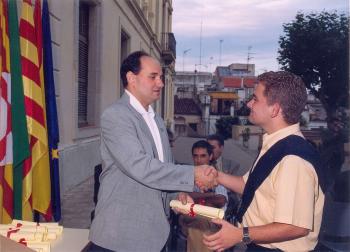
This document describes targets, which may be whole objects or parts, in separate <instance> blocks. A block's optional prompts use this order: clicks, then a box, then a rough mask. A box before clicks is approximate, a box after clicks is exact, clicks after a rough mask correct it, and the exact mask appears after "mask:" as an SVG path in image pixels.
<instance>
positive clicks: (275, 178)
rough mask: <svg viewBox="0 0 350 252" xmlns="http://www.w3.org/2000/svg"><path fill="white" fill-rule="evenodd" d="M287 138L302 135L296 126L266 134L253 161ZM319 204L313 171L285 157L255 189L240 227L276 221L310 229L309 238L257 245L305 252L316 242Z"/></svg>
mask: <svg viewBox="0 0 350 252" xmlns="http://www.w3.org/2000/svg"><path fill="white" fill-rule="evenodd" d="M289 135H298V136H303V135H302V133H301V132H300V128H299V124H294V125H291V126H288V127H286V128H283V129H281V130H279V131H277V132H275V133H272V134H270V135H268V134H265V135H264V136H263V146H262V149H261V152H260V154H259V157H258V159H257V161H258V160H259V159H260V157H261V156H262V155H264V154H265V153H266V151H267V150H268V149H269V148H270V147H271V146H272V145H274V144H275V143H276V142H277V141H279V140H281V139H282V138H285V137H287V136H289ZM295 147H296V148H298V146H295ZM257 161H256V162H257ZM256 162H255V164H254V166H255V165H256ZM253 169H254V168H253ZM248 176H249V172H248V173H247V174H245V175H244V177H243V179H244V181H245V182H246V181H247V179H248ZM323 204H324V194H323V192H322V190H321V188H320V186H319V183H318V178H317V174H316V171H315V169H314V168H313V167H312V165H311V164H310V163H309V162H307V161H305V160H304V159H301V158H300V157H298V156H294V155H288V156H286V157H284V158H283V159H282V160H281V161H280V162H279V163H278V164H277V165H276V167H275V168H274V169H273V170H272V172H271V174H270V175H269V176H268V177H267V178H266V179H265V181H264V182H263V183H262V184H261V185H260V187H259V188H258V189H257V190H256V192H255V195H254V198H253V201H252V203H251V204H250V206H249V208H248V209H247V212H246V213H245V215H244V216H243V225H244V226H248V227H249V226H261V225H266V224H270V223H273V222H278V223H285V224H291V225H294V226H298V227H303V228H307V229H310V233H309V235H307V236H305V237H302V238H298V239H295V240H292V241H285V242H279V243H271V244H261V245H262V246H265V247H268V248H279V249H281V250H284V251H309V250H312V249H313V248H314V247H315V246H316V243H317V237H318V233H319V231H320V226H321V220H322V211H323Z"/></svg>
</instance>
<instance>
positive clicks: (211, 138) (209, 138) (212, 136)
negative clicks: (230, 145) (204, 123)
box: [207, 134, 225, 146]
mask: <svg viewBox="0 0 350 252" xmlns="http://www.w3.org/2000/svg"><path fill="white" fill-rule="evenodd" d="M209 140H216V141H218V143H219V145H220V146H224V145H225V141H224V138H223V137H222V136H220V135H217V134H214V135H209V136H207V141H209Z"/></svg>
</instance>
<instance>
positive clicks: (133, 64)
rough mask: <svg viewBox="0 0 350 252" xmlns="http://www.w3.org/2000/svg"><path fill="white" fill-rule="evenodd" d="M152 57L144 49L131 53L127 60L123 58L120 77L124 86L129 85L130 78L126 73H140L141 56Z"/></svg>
mask: <svg viewBox="0 0 350 252" xmlns="http://www.w3.org/2000/svg"><path fill="white" fill-rule="evenodd" d="M144 56H146V57H150V55H149V54H148V53H145V52H143V51H136V52H133V53H131V54H129V56H128V57H126V59H125V60H123V63H122V66H121V67H120V78H121V79H122V82H123V87H124V88H126V87H127V86H128V80H127V79H126V74H127V73H128V72H129V71H131V72H133V73H134V74H138V73H139V72H140V71H141V57H144Z"/></svg>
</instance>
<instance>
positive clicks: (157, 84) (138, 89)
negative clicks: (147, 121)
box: [127, 56, 164, 109]
mask: <svg viewBox="0 0 350 252" xmlns="http://www.w3.org/2000/svg"><path fill="white" fill-rule="evenodd" d="M140 62H141V70H140V72H139V73H138V74H133V73H132V72H129V73H128V74H127V78H128V90H129V91H130V92H131V93H132V94H133V95H134V96H135V97H136V98H137V100H139V101H140V102H141V104H142V105H143V106H144V107H145V108H147V109H148V106H149V105H150V104H152V103H153V102H155V101H156V100H158V99H159V98H160V95H161V91H162V88H163V87H164V84H163V81H162V68H161V66H160V64H159V62H158V61H157V60H156V59H154V58H152V57H148V56H143V57H141V59H140Z"/></svg>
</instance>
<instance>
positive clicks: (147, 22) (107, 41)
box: [49, 0, 176, 192]
mask: <svg viewBox="0 0 350 252" xmlns="http://www.w3.org/2000/svg"><path fill="white" fill-rule="evenodd" d="M49 8H50V21H51V32H52V45H53V60H54V70H55V84H56V100H57V107H58V117H59V129H60V143H59V161H60V182H61V191H62V192H64V191H66V190H67V189H69V188H71V187H73V186H75V185H76V184H78V183H80V182H82V181H84V180H85V179H87V178H88V177H90V176H91V175H92V174H93V172H94V167H95V166H96V165H97V164H100V163H101V158H100V151H99V145H100V122H99V120H100V115H101V113H102V111H103V110H104V109H105V108H106V107H107V106H109V105H110V104H112V103H113V102H114V101H116V100H117V99H118V98H119V97H120V96H121V95H122V93H123V87H122V85H121V81H120V74H119V69H120V65H121V63H122V61H123V59H124V58H125V57H126V56H127V55H128V54H129V53H131V52H133V51H137V50H142V51H145V52H147V53H149V54H150V55H152V56H153V57H155V58H157V59H158V60H159V61H160V62H161V65H162V68H163V74H164V83H165V87H164V89H163V93H162V97H161V99H160V100H159V101H158V102H157V103H155V104H154V108H155V110H156V111H157V112H158V113H159V114H160V115H161V116H162V117H163V118H164V121H165V123H166V125H167V127H169V128H171V127H174V126H173V124H174V123H173V117H174V109H173V104H174V101H173V99H174V98H173V97H174V96H173V82H172V75H173V72H174V65H175V58H176V51H175V48H176V41H175V38H174V35H173V34H172V33H171V30H172V27H171V26H172V11H173V9H172V1H171V0H148V1H147V0H108V1H106V0H72V1H56V0H49Z"/></svg>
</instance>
